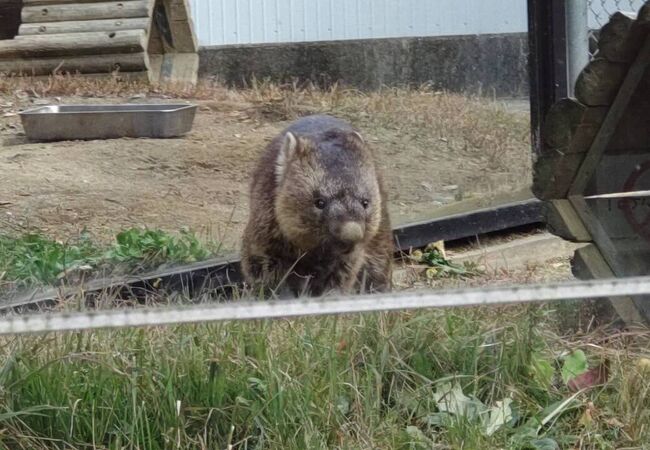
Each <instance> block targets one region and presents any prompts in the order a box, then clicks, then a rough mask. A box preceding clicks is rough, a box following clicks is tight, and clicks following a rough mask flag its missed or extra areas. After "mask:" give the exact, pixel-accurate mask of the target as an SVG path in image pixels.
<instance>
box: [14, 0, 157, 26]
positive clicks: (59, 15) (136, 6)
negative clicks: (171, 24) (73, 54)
mask: <svg viewBox="0 0 650 450" xmlns="http://www.w3.org/2000/svg"><path fill="white" fill-rule="evenodd" d="M148 16H149V2H148V1H146V0H123V1H117V2H104V3H89V4H87V5H84V6H83V7H79V5H75V4H70V5H51V6H26V7H24V8H23V12H22V23H42V22H69V21H76V20H97V19H125V18H128V17H148Z"/></svg>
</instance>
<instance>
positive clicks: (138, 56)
mask: <svg viewBox="0 0 650 450" xmlns="http://www.w3.org/2000/svg"><path fill="white" fill-rule="evenodd" d="M114 70H119V71H120V72H138V71H144V70H147V54H146V53H119V54H112V55H88V56H67V57H52V58H34V59H31V58H30V59H25V60H20V61H15V60H14V61H2V60H0V73H4V74H8V75H49V74H52V73H55V72H56V73H66V72H69V73H76V72H79V73H101V72H106V73H108V72H112V71H114Z"/></svg>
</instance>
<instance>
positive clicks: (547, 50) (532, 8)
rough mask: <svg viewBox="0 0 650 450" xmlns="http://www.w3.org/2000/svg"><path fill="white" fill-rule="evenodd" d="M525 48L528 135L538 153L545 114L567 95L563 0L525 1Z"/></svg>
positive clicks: (534, 150)
mask: <svg viewBox="0 0 650 450" xmlns="http://www.w3.org/2000/svg"><path fill="white" fill-rule="evenodd" d="M566 1H570V0H566ZM528 48H529V53H528V70H529V72H528V73H529V79H530V120H531V138H532V146H533V152H535V153H536V154H538V153H539V152H540V150H541V137H540V131H541V126H542V123H543V121H544V117H545V116H546V113H547V112H548V110H549V108H550V107H551V105H553V103H555V102H556V101H558V100H559V99H561V98H564V97H567V95H568V70H567V47H566V15H565V0H528Z"/></svg>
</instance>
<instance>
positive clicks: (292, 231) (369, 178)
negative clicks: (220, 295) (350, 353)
mask: <svg viewBox="0 0 650 450" xmlns="http://www.w3.org/2000/svg"><path fill="white" fill-rule="evenodd" d="M393 250H394V244H393V235H392V231H391V225H390V218H389V215H388V210H387V207H386V194H385V192H384V186H383V182H382V179H381V176H380V174H379V172H378V168H377V166H376V164H375V159H374V155H373V152H372V150H371V149H370V148H369V146H368V145H367V144H366V142H365V141H364V139H363V138H362V137H361V135H360V134H359V133H358V132H357V131H356V130H355V129H354V128H353V127H352V126H351V125H350V124H349V123H347V122H345V121H343V120H341V119H338V118H335V117H332V116H326V115H315V116H307V117H303V118H301V119H299V120H297V121H295V122H293V123H292V124H291V125H290V126H289V127H287V128H286V129H285V130H284V131H283V132H282V133H280V135H278V136H277V137H276V138H275V139H273V141H272V142H271V143H270V144H269V145H268V146H267V147H266V149H265V151H264V153H263V155H262V157H261V159H260V161H259V163H258V165H257V167H256V169H255V170H254V172H253V179H252V183H251V187H250V217H249V221H248V224H247V226H246V230H245V232H244V236H243V244H242V255H241V256H242V271H243V274H244V278H245V280H246V281H247V282H248V283H249V284H250V285H251V286H253V287H263V288H268V289H271V290H276V289H277V288H279V287H280V288H282V287H284V289H280V292H282V293H283V295H286V294H293V295H295V296H298V295H313V296H319V295H323V294H326V293H330V292H334V293H352V292H359V291H362V292H382V291H389V290H390V289H391V273H392V267H391V263H392V256H393ZM287 289H288V291H290V292H287Z"/></svg>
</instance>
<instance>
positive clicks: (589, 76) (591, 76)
mask: <svg viewBox="0 0 650 450" xmlns="http://www.w3.org/2000/svg"><path fill="white" fill-rule="evenodd" d="M626 72H627V65H626V64H621V63H615V62H611V61H607V60H606V59H604V58H597V59H594V60H593V61H591V62H590V63H589V64H587V67H585V68H584V69H583V70H582V72H580V75H579V76H578V79H577V80H576V87H575V96H576V98H577V99H578V101H579V102H580V103H582V104H584V105H587V106H609V105H611V104H612V102H613V101H614V98H615V97H616V93H617V92H618V90H619V88H620V86H621V83H622V82H623V79H624V78H625V73H626Z"/></svg>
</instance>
